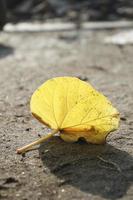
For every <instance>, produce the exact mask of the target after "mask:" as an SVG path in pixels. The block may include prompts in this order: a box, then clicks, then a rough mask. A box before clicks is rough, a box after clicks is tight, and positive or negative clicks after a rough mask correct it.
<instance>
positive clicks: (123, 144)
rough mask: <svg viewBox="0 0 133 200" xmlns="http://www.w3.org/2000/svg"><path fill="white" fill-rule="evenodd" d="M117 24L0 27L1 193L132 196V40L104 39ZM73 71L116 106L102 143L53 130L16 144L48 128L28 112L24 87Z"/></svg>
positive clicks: (25, 197)
mask: <svg viewBox="0 0 133 200" xmlns="http://www.w3.org/2000/svg"><path fill="white" fill-rule="evenodd" d="M116 32H118V30H116V31H99V32H95V31H86V32H85V31H84V32H79V33H77V32H60V33H32V34H31V33H12V34H11V33H4V32H3V33H1V35H0V41H1V45H0V199H3V200H4V199H6V200H31V199H32V200H43V199H44V200H57V199H61V200H62V199H63V200H70V199H72V200H77V199H80V200H88V199H90V200H103V199H121V200H131V199H132V197H133V149H132V146H133V137H132V135H133V134H132V133H133V109H132V108H133V86H132V83H133V54H132V52H133V46H131V45H125V46H116V45H111V44H104V43H103V40H104V38H105V36H108V35H112V34H113V33H116ZM66 75H67V76H76V77H79V78H81V79H83V80H85V81H88V82H90V83H91V84H92V85H93V86H94V87H95V88H96V89H98V90H99V91H101V92H103V93H104V94H105V95H106V96H107V97H109V99H110V100H111V101H112V103H113V105H114V106H115V107H117V108H118V110H119V111H120V113H121V125H120V128H119V130H118V131H116V132H114V133H112V134H110V135H109V137H108V138H107V144H106V145H91V144H87V143H85V142H81V141H80V142H77V143H74V144H69V143H65V142H63V141H62V140H61V139H59V138H58V137H53V138H52V139H50V140H49V141H47V142H45V143H44V144H42V145H40V147H39V148H38V149H37V150H35V151H31V152H28V153H27V154H26V155H25V157H22V156H21V155H17V154H16V149H17V148H18V147H21V146H23V145H25V144H28V143H30V142H31V141H34V140H35V139H37V138H38V137H39V135H43V134H45V133H48V131H50V130H48V129H47V128H46V127H44V126H43V125H42V124H40V123H39V122H38V121H37V120H36V119H34V118H33V116H31V114H30V109H29V101H30V97H31V94H32V93H33V92H34V90H35V89H36V88H37V87H38V86H40V85H41V84H42V83H43V82H44V81H46V80H47V79H49V78H52V77H56V76H66Z"/></svg>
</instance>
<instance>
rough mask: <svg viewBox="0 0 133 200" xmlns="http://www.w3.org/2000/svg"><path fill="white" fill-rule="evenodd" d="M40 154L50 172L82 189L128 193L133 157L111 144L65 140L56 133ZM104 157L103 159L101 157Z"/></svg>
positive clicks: (116, 195) (106, 194)
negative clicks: (70, 142) (71, 142)
mask: <svg viewBox="0 0 133 200" xmlns="http://www.w3.org/2000/svg"><path fill="white" fill-rule="evenodd" d="M39 152H40V157H41V159H42V161H43V164H44V166H45V167H48V168H49V169H50V172H51V173H53V174H54V175H56V176H57V177H58V178H59V179H61V180H63V181H62V182H61V184H59V185H58V187H61V186H62V185H65V184H66V185H71V186H74V187H76V188H78V189H79V190H81V191H83V192H86V193H91V194H94V195H100V196H102V197H104V198H107V199H117V198H120V197H122V196H124V195H125V194H126V191H127V189H128V188H129V186H130V185H131V184H132V181H133V173H132V170H133V158H132V157H131V156H130V155H129V154H128V153H126V152H124V151H121V150H118V149H116V148H114V147H113V146H111V145H108V144H106V145H88V144H86V143H85V142H78V143H74V144H69V143H65V142H63V141H62V140H60V139H59V138H58V137H53V138H52V139H51V140H49V141H48V142H46V143H44V144H42V145H41V146H40V149H39ZM100 158H101V159H100Z"/></svg>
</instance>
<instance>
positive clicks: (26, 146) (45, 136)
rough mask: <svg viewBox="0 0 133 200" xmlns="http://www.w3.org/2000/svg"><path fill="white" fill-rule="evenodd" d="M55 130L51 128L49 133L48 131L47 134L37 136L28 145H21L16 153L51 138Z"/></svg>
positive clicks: (27, 149) (21, 152)
mask: <svg viewBox="0 0 133 200" xmlns="http://www.w3.org/2000/svg"><path fill="white" fill-rule="evenodd" d="M57 132H58V130H53V131H52V132H51V133H49V134H47V135H44V136H43V137H41V138H39V139H38V140H36V141H34V142H32V143H30V144H28V145H25V146H24V147H21V148H19V149H17V153H18V154H23V153H25V152H26V151H29V150H30V149H31V148H32V147H33V146H34V145H37V144H41V143H43V142H44V141H46V140H48V139H49V138H51V137H52V136H53V135H54V134H55V133H57Z"/></svg>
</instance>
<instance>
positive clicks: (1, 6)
mask: <svg viewBox="0 0 133 200" xmlns="http://www.w3.org/2000/svg"><path fill="white" fill-rule="evenodd" d="M5 23H6V7H5V1H4V0H0V30H2V28H3V26H4V25H5Z"/></svg>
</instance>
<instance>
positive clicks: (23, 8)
mask: <svg viewBox="0 0 133 200" xmlns="http://www.w3.org/2000/svg"><path fill="white" fill-rule="evenodd" d="M53 18H54V20H56V19H58V20H62V21H73V22H75V21H78V20H82V21H106V20H111V21H112V20H113V21H114V20H127V19H128V20H129V19H132V18H133V1H132V0H0V24H1V27H3V25H4V24H5V23H6V22H14V23H16V22H20V21H27V20H33V21H34V20H41V21H47V20H51V19H53Z"/></svg>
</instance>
